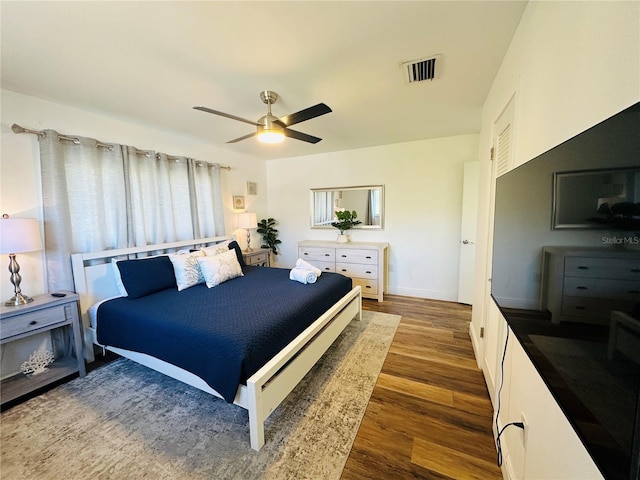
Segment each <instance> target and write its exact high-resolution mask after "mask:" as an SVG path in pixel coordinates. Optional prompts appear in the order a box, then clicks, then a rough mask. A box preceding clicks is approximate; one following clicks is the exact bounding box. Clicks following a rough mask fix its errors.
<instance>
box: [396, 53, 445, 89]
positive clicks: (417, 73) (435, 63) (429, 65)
mask: <svg viewBox="0 0 640 480" xmlns="http://www.w3.org/2000/svg"><path fill="white" fill-rule="evenodd" d="M441 61H442V55H433V56H431V57H427V58H421V59H419V60H412V61H410V62H405V63H403V64H402V70H403V71H404V79H405V82H407V83H418V82H424V81H426V80H433V79H434V78H436V77H439V73H440V67H441Z"/></svg>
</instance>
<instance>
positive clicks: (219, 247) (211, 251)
mask: <svg viewBox="0 0 640 480" xmlns="http://www.w3.org/2000/svg"><path fill="white" fill-rule="evenodd" d="M230 243H231V240H227V241H226V242H222V243H216V244H215V245H212V246H211V247H204V248H201V249H200V251H201V252H204V254H205V255H206V256H207V257H209V256H215V255H220V254H221V253H225V252H226V251H227V250H229V244H230Z"/></svg>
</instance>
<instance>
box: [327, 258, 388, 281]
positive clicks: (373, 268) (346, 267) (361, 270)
mask: <svg viewBox="0 0 640 480" xmlns="http://www.w3.org/2000/svg"><path fill="white" fill-rule="evenodd" d="M336 272H338V273H341V274H343V275H346V276H347V277H358V278H371V279H374V280H375V279H377V278H378V267H377V265H363V264H360V263H338V262H336Z"/></svg>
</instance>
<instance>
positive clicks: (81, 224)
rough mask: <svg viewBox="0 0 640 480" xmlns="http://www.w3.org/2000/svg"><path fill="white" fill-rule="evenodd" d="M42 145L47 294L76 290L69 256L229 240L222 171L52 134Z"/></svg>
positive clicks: (190, 161)
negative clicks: (195, 240) (212, 238)
mask: <svg viewBox="0 0 640 480" xmlns="http://www.w3.org/2000/svg"><path fill="white" fill-rule="evenodd" d="M39 138H40V162H41V171H42V194H43V204H44V231H45V251H46V258H47V283H48V287H49V289H50V290H62V289H66V290H73V288H74V285H73V275H72V272H71V259H70V256H71V254H72V253H80V252H91V251H99V250H108V249H117V248H125V247H131V246H142V245H149V244H155V243H164V242H173V241H177V240H188V239H191V238H202V237H203V236H215V235H224V213H223V208H222V193H221V190H222V189H221V180H220V166H219V165H217V164H208V163H206V162H197V161H195V160H193V159H189V158H186V157H170V156H168V155H166V154H163V153H155V152H152V151H140V150H138V149H136V148H135V147H131V146H126V145H117V144H103V143H100V142H98V141H97V140H94V139H90V138H83V137H69V136H62V135H60V134H58V133H57V132H55V131H53V130H46V131H45V135H44V136H41V137H39ZM197 164H201V166H197Z"/></svg>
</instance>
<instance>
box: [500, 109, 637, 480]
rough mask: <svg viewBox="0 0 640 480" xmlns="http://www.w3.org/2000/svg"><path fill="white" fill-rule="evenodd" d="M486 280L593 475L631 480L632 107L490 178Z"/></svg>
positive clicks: (634, 262)
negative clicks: (491, 221)
mask: <svg viewBox="0 0 640 480" xmlns="http://www.w3.org/2000/svg"><path fill="white" fill-rule="evenodd" d="M612 259H614V260H612ZM619 267H620V268H619ZM636 274H637V278H636V277H635V275H636ZM590 276H591V277H595V278H591V277H590ZM600 277H602V278H600ZM491 278H492V280H491V295H492V297H493V299H494V301H495V302H496V304H497V305H498V307H499V309H500V311H501V312H502V314H503V315H504V317H505V319H506V320H507V323H508V324H509V326H510V328H511V330H512V331H513V332H514V334H515V335H516V337H517V338H518V340H519V341H520V343H521V344H522V346H523V348H524V350H525V351H526V352H527V355H528V356H529V358H530V359H531V361H532V362H533V364H534V365H535V367H536V368H537V370H538V372H539V373H540V375H541V376H542V378H543V380H544V381H545V383H546V384H547V386H548V387H549V390H550V391H551V393H552V394H553V396H554V398H555V399H556V401H557V402H558V404H559V405H560V407H561V408H562V410H563V411H564V413H565V415H566V416H567V418H568V420H569V422H570V423H571V425H572V426H573V428H574V429H575V431H576V433H577V434H578V436H579V437H580V439H581V440H582V442H583V444H584V445H585V447H586V449H587V451H588V452H589V453H590V455H591V457H592V458H593V460H594V462H595V463H596V465H597V466H598V468H599V469H600V471H601V472H602V474H603V476H604V477H605V478H607V479H614V478H615V479H618V478H620V479H625V480H626V479H632V480H637V479H638V478H639V464H640V460H639V458H640V453H639V452H640V415H639V413H638V412H639V409H640V403H639V392H640V389H639V386H640V103H638V104H636V105H633V106H631V107H629V108H627V109H625V110H623V111H622V112H619V113H618V114H616V115H614V116H612V117H610V118H608V119H607V120H605V121H603V122H601V123H599V124H597V125H595V126H593V127H591V128H589V129H588V130H586V131H584V132H582V133H580V134H579V135H576V136H575V137H573V138H571V139H569V140H567V141H566V142H564V143H562V144H560V145H558V146H556V147H554V148H553V149H551V150H549V151H547V152H545V153H543V154H542V155H540V156H538V157H536V158H534V159H532V160H530V161H528V162H526V163H524V164H523V165H521V166H519V167H517V168H515V169H513V170H511V171H509V172H508V173H506V174H504V175H502V176H500V177H499V178H498V179H497V180H496V190H495V223H494V242H493V259H492V275H491ZM583 282H584V283H583ZM588 282H591V283H588ZM571 289H574V290H571Z"/></svg>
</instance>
